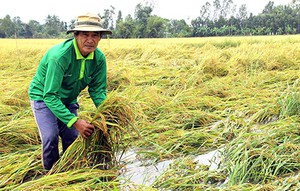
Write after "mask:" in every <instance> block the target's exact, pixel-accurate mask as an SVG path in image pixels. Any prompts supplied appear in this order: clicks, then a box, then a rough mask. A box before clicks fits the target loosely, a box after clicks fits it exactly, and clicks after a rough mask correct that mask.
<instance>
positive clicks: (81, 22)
mask: <svg viewBox="0 0 300 191" xmlns="http://www.w3.org/2000/svg"><path fill="white" fill-rule="evenodd" d="M74 31H92V32H94V31H99V32H101V34H112V32H111V31H110V30H108V29H104V28H102V25H101V18H100V17H99V16H98V15H96V14H92V13H86V14H83V15H80V16H78V17H77V19H76V21H75V27H74V28H73V29H70V30H68V31H67V34H69V33H70V32H74Z"/></svg>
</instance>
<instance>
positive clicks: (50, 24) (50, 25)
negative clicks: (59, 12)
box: [44, 15, 66, 38]
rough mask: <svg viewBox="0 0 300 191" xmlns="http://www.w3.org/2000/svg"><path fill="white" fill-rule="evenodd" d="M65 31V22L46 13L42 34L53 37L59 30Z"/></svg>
mask: <svg viewBox="0 0 300 191" xmlns="http://www.w3.org/2000/svg"><path fill="white" fill-rule="evenodd" d="M65 31H66V24H65V22H61V21H60V20H59V18H58V16H56V15H53V16H50V15H48V16H47V18H46V22H45V24H44V34H45V35H46V37H48V38H54V37H56V36H58V35H59V34H60V33H61V32H65Z"/></svg>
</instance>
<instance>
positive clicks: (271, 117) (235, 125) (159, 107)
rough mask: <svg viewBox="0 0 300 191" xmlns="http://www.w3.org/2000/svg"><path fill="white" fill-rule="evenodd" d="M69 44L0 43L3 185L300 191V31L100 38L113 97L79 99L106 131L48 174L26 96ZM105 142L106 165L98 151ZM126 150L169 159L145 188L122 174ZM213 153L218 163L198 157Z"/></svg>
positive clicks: (149, 160)
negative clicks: (51, 55)
mask: <svg viewBox="0 0 300 191" xmlns="http://www.w3.org/2000/svg"><path fill="white" fill-rule="evenodd" d="M62 41H63V39H55V40H53V39H52V40H42V39H40V40H32V39H0V76H1V78H0V190H60V191H61V190H188V191H189V190H199V191H200V190H201V191H202V190H210V191H211V190H212V191H219V190H224V191H232V190H246V191H252V190H255V191H273V190H276V191H285V190H286V191H287V190H292V191H294V190H300V175H299V170H300V115H299V114H300V92H299V90H300V84H299V76H300V36H299V35H296V36H264V37H259V36H257V37H255V36H251V37H214V38H181V39H179V38H178V39H122V40H121V39H102V40H101V41H100V43H99V48H100V49H102V50H103V52H104V53H105V54H106V56H107V63H108V98H107V100H106V102H105V103H104V104H103V105H102V106H100V108H98V110H97V111H96V109H95V108H94V106H93V104H92V101H91V100H90V99H89V97H88V94H87V92H86V91H84V92H82V94H81V95H80V97H79V103H80V105H81V108H80V110H79V115H80V116H81V117H82V118H85V119H87V120H89V121H91V122H92V123H94V124H95V125H96V126H98V127H99V131H97V132H96V133H94V135H93V137H92V138H90V139H89V140H85V141H84V140H83V139H81V137H79V138H78V139H77V140H76V141H75V142H74V144H73V145H72V146H71V147H70V149H68V151H67V152H66V153H65V154H64V155H63V156H62V157H61V160H60V161H59V162H58V163H57V164H56V166H55V167H54V168H53V170H52V171H51V172H50V173H48V174H47V175H42V174H43V168H42V164H41V156H40V155H41V145H40V139H39V136H38V130H37V127H36V125H35V122H34V118H33V116H32V113H31V109H30V105H29V100H28V96H27V89H28V85H29V82H30V80H31V78H32V77H33V75H34V73H35V70H36V68H37V66H38V62H39V59H40V58H41V57H42V56H43V54H44V53H45V51H46V50H47V49H48V48H50V47H51V46H53V45H55V44H57V43H59V42H62ZM103 136H106V137H107V138H108V139H109V141H110V149H109V150H106V151H105V152H106V153H109V156H110V157H112V158H113V159H112V162H111V164H110V167H109V168H108V169H103V168H99V164H98V162H97V161H98V160H99V159H98V158H97V156H96V154H97V152H98V151H102V150H103V148H100V147H99V140H100V142H101V139H102V138H103ZM127 151H133V152H134V153H135V155H134V156H135V160H136V161H140V163H139V164H142V165H143V166H146V167H147V166H148V167H149V166H151V165H152V166H155V165H156V164H163V162H167V161H172V162H170V163H168V165H167V166H166V167H165V168H164V169H160V171H159V174H158V175H157V176H156V177H155V178H154V179H153V180H152V181H151V182H148V184H142V183H137V182H134V181H130V180H129V178H127V179H126V178H124V176H123V175H122V173H124V172H126V171H128V170H130V168H129V165H130V164H129V163H127V162H126V161H124V159H123V158H122V156H123V155H124V156H125V153H126V152H127ZM122 152H124V153H123V155H122ZM211 152H217V153H218V155H216V156H215V157H212V158H211V159H210V160H209V161H210V163H206V164H204V163H199V161H197V160H196V158H197V157H198V158H200V159H201V157H202V156H204V155H206V154H208V153H211ZM120 153H121V154H120ZM100 154H101V152H100ZM134 164H135V163H134ZM212 164H215V165H214V166H213V165H212ZM139 167H140V166H138V165H136V166H134V165H133V167H131V170H133V171H134V169H138V168H139ZM157 168H158V169H159V167H157ZM146 172H147V170H146ZM137 173H138V172H137ZM148 173H149V176H150V175H151V172H150V170H149V171H148ZM122 177H123V178H122ZM145 177H147V174H146V175H145V176H144V178H145Z"/></svg>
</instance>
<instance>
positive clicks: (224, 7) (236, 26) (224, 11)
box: [0, 0, 300, 38]
mask: <svg viewBox="0 0 300 191" xmlns="http://www.w3.org/2000/svg"><path fill="white" fill-rule="evenodd" d="M153 9H154V6H153V5H152V4H151V3H148V2H146V3H143V4H142V3H139V4H137V5H136V7H135V12H134V15H133V16H132V15H130V14H128V15H127V16H126V17H125V18H123V15H122V12H121V11H118V12H117V11H116V10H115V7H113V6H110V8H109V9H104V11H103V13H102V14H100V13H99V14H98V15H99V16H100V17H101V18H102V20H103V23H102V25H103V28H109V29H110V30H112V31H113V35H112V36H111V38H166V37H167V38H169V37H208V36H234V35H283V34H299V33H300V0H292V2H291V3H289V4H288V5H278V6H275V4H274V2H273V1H269V2H268V3H267V5H266V6H265V7H264V9H263V11H262V12H261V13H259V14H257V15H254V14H253V13H249V11H248V9H247V6H246V4H242V5H241V6H240V7H237V5H235V4H234V3H233V0H213V2H206V3H205V4H204V5H203V6H202V7H200V8H199V16H198V17H196V18H194V19H192V20H191V21H190V23H187V21H186V20H184V19H179V20H177V19H165V18H162V17H160V16H157V15H153V14H152V12H153ZM116 12H117V13H116ZM115 18H116V19H115ZM74 23H75V20H71V21H70V22H65V21H61V20H60V19H59V17H58V16H56V15H48V16H47V17H46V19H45V23H44V24H40V23H39V22H38V21H35V20H30V21H29V22H28V23H24V22H22V21H21V19H20V17H18V16H17V17H13V18H11V16H10V15H6V16H5V17H4V18H2V19H0V38H66V37H67V35H66V31H67V30H68V29H69V28H72V27H73V26H74Z"/></svg>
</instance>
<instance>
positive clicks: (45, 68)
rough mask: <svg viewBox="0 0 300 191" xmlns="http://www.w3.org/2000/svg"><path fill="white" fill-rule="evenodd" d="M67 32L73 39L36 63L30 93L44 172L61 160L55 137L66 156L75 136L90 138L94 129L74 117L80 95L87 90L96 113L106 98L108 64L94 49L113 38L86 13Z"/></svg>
mask: <svg viewBox="0 0 300 191" xmlns="http://www.w3.org/2000/svg"><path fill="white" fill-rule="evenodd" d="M70 32H73V36H74V38H71V39H68V40H66V41H64V42H62V43H60V44H58V45H56V46H54V47H52V48H50V49H49V50H48V51H47V52H46V54H45V55H44V56H43V58H42V59H41V60H40V63H39V66H38V68H37V71H36V74H35V76H34V77H33V79H32V81H31V83H30V86H29V90H28V94H29V98H30V104H31V108H32V110H33V113H34V117H35V121H36V123H37V126H38V130H39V134H40V137H41V141H42V161H43V166H44V168H45V169H46V171H48V170H50V169H51V168H52V166H53V164H54V163H55V162H56V161H57V160H58V159H59V149H58V140H59V137H61V140H62V149H63V152H64V151H65V150H66V149H67V148H68V146H69V145H71V144H72V143H73V142H74V140H75V139H76V138H77V136H78V134H80V135H82V137H84V138H88V137H89V136H91V134H92V133H93V131H94V126H93V125H91V124H90V123H89V122H87V121H85V120H83V119H80V118H78V117H77V110H78V108H79V105H78V102H77V97H78V95H79V94H80V92H81V91H82V90H83V89H84V88H85V87H87V86H88V92H89V95H90V97H91V99H92V101H93V103H94V105H95V106H96V107H98V106H99V105H100V104H101V103H102V102H103V101H104V99H105V98H106V75H107V70H106V58H105V55H104V54H103V52H102V51H101V50H99V49H98V48H97V46H98V43H99V41H100V40H101V36H102V35H107V34H112V32H111V31H110V30H107V29H103V28H102V27H101V18H100V17H98V16H97V15H94V14H90V13H87V14H84V15H80V16H78V17H77V20H76V22H75V27H74V28H73V29H71V30H68V31H67V34H68V33H70Z"/></svg>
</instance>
